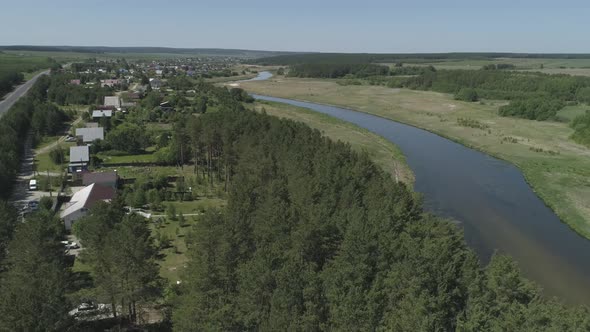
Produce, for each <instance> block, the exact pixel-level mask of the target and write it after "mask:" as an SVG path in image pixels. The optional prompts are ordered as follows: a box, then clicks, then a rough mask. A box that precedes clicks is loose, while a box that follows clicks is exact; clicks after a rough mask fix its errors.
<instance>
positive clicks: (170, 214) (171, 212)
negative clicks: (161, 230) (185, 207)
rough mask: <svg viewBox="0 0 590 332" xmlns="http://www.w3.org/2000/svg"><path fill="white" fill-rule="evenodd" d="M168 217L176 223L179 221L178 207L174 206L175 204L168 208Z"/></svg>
mask: <svg viewBox="0 0 590 332" xmlns="http://www.w3.org/2000/svg"><path fill="white" fill-rule="evenodd" d="M166 217H168V219H170V220H174V221H176V220H177V219H178V217H177V215H176V207H175V206H174V204H168V206H167V207H166Z"/></svg>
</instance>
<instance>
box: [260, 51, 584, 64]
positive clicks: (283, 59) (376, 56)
mask: <svg viewBox="0 0 590 332" xmlns="http://www.w3.org/2000/svg"><path fill="white" fill-rule="evenodd" d="M496 58H531V59H538V58H543V59H590V54H580V53H578V54H566V53H477V52H476V53H390V54H386V53H298V54H281V55H274V56H270V57H266V58H259V59H256V60H254V61H253V62H254V63H258V64H264V65H294V64H303V63H308V64H309V63H317V64H325V63H341V64H342V63H346V64H354V63H375V62H377V63H379V62H381V63H391V62H399V61H403V62H413V63H419V62H433V61H436V60H486V59H496Z"/></svg>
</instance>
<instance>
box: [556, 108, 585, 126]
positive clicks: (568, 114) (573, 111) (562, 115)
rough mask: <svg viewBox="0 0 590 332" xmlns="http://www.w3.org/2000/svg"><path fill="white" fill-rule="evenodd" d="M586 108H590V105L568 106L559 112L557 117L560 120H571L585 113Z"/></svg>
mask: <svg viewBox="0 0 590 332" xmlns="http://www.w3.org/2000/svg"><path fill="white" fill-rule="evenodd" d="M586 110H590V106H588V105H586V104H581V105H574V106H566V107H564V108H563V109H562V110H560V111H559V112H557V118H558V119H559V120H560V121H564V122H570V121H572V120H573V119H575V118H576V117H578V116H580V115H583V114H584V113H585V112H586Z"/></svg>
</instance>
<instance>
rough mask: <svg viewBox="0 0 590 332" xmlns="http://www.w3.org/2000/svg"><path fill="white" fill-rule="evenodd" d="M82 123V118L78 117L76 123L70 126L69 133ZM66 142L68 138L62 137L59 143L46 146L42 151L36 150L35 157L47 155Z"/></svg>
mask: <svg viewBox="0 0 590 332" xmlns="http://www.w3.org/2000/svg"><path fill="white" fill-rule="evenodd" d="M80 122H82V117H78V118H77V119H76V120H75V121H74V122H72V124H71V125H70V127H69V128H68V130H67V131H70V130H72V128H74V127H75V126H76V125H77V124H78V123H80ZM65 140H66V137H65V136H62V137H60V138H59V139H58V140H57V141H55V142H53V143H51V144H49V145H47V146H44V147H42V148H40V149H37V150H35V156H36V155H39V154H43V153H47V152H48V151H51V150H52V149H53V148H55V147H56V146H58V145H59V144H60V143H63V142H65Z"/></svg>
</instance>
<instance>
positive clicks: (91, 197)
mask: <svg viewBox="0 0 590 332" xmlns="http://www.w3.org/2000/svg"><path fill="white" fill-rule="evenodd" d="M113 197H115V189H113V188H111V187H104V186H101V185H98V184H94V183H93V184H91V185H89V186H87V187H84V188H83V189H82V190H80V191H78V192H76V193H75V194H74V195H73V196H72V198H71V199H70V203H69V205H68V207H67V208H66V209H65V210H63V211H62V213H61V214H60V217H61V218H64V217H66V216H68V215H70V214H72V213H74V212H76V211H78V210H80V209H82V208H87V209H88V208H90V207H92V205H94V203H96V202H98V201H104V200H111V199H113Z"/></svg>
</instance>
